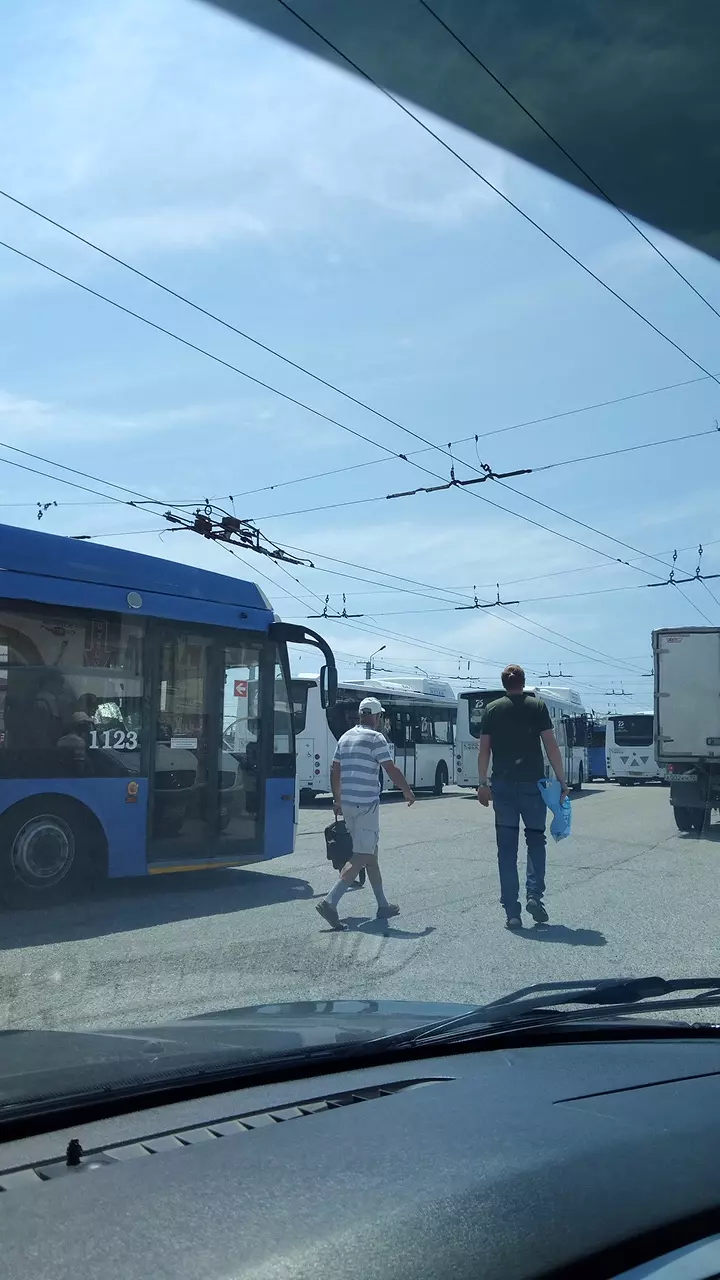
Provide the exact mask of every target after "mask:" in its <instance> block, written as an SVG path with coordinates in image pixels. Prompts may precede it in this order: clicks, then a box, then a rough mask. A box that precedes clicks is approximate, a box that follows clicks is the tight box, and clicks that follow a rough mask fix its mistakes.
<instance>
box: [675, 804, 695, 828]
mask: <svg viewBox="0 0 720 1280" xmlns="http://www.w3.org/2000/svg"><path fill="white" fill-rule="evenodd" d="M673 813H674V815H675V822H676V825H677V828H678V831H692V829H693V810H692V809H691V808H689V806H687V805H684V804H676V805H673Z"/></svg>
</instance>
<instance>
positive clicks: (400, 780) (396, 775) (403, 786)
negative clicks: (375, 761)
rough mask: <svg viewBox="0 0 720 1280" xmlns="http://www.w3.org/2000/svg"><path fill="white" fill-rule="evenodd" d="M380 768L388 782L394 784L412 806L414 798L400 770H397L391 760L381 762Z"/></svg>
mask: <svg viewBox="0 0 720 1280" xmlns="http://www.w3.org/2000/svg"><path fill="white" fill-rule="evenodd" d="M382 767H383V769H384V770H385V772H386V774H387V776H388V778H389V779H390V781H391V782H394V783H395V786H396V787H399V788H400V790H401V791H402V793H403V795H404V797H405V799H406V800H407V802H408V804H414V803H415V796H414V794H413V791H412V788H411V786H410V784H409V783H408V780H407V778H406V777H405V774H404V773H403V771H402V769H398V767H397V765H396V764H395V762H394V761H393V760H383V762H382Z"/></svg>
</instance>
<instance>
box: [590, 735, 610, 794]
mask: <svg viewBox="0 0 720 1280" xmlns="http://www.w3.org/2000/svg"><path fill="white" fill-rule="evenodd" d="M606 733H607V725H606V722H605V720H592V719H591V720H589V721H588V781H589V782H592V780H593V778H598V779H600V780H601V781H603V782H607V777H608V773H607V756H606V754H605V737H606Z"/></svg>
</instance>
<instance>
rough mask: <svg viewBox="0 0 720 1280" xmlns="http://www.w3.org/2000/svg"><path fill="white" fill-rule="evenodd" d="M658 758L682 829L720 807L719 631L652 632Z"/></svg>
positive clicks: (700, 825)
mask: <svg viewBox="0 0 720 1280" xmlns="http://www.w3.org/2000/svg"><path fill="white" fill-rule="evenodd" d="M653 654H654V658H655V662H654V668H655V710H654V716H655V722H654V736H655V758H656V760H657V763H658V765H659V766H660V767H661V768H664V769H665V770H666V773H667V777H668V780H669V782H670V803H671V805H672V806H673V811H674V814H675V821H676V823H677V825H678V827H679V828H680V830H681V831H691V830H693V829H695V830H696V831H700V830H702V828H703V827H704V826H705V825H707V824H708V823H709V822H710V819H711V815H712V811H713V809H717V808H720V627H664V628H662V629H661V630H658V631H654V632H653Z"/></svg>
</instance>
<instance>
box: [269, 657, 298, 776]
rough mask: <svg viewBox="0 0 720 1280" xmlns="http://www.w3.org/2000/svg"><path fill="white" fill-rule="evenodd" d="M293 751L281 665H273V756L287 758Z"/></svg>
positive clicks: (289, 703)
mask: <svg viewBox="0 0 720 1280" xmlns="http://www.w3.org/2000/svg"><path fill="white" fill-rule="evenodd" d="M292 750H293V710H292V702H291V700H290V690H289V688H288V683H287V680H286V679H285V672H284V671H283V668H282V663H280V662H276V663H275V681H274V697H273V754H274V755H276V756H289V755H291V754H292Z"/></svg>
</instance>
